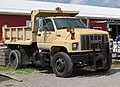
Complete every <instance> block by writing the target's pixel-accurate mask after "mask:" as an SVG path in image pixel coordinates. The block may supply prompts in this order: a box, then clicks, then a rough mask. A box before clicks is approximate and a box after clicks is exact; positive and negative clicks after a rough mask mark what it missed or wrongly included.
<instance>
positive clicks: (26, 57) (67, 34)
mask: <svg viewBox="0 0 120 87" xmlns="http://www.w3.org/2000/svg"><path fill="white" fill-rule="evenodd" d="M78 13H79V12H78V11H62V10H61V9H60V8H59V9H58V8H57V9H56V10H33V11H32V12H31V23H30V26H23V27H7V25H5V26H3V41H4V44H5V45H7V46H8V48H9V49H10V54H9V64H10V66H11V67H14V68H19V67H20V66H21V65H26V64H31V63H33V64H39V65H41V66H47V65H50V66H52V69H53V72H54V73H55V74H56V76H58V77H67V76H70V75H71V73H72V70H73V66H74V67H75V68H76V67H79V68H83V67H84V68H87V69H91V70H98V69H100V70H103V71H108V70H109V69H110V68H111V53H110V46H109V35H108V33H107V32H105V31H100V30H93V29H87V28H86V26H85V25H84V24H83V22H81V20H80V19H78V18H75V16H76V15H77V14H78Z"/></svg>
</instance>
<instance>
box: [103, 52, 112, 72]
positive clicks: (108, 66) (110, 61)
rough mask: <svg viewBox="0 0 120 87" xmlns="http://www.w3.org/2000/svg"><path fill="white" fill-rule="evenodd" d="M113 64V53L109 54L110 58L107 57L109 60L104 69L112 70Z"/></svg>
mask: <svg viewBox="0 0 120 87" xmlns="http://www.w3.org/2000/svg"><path fill="white" fill-rule="evenodd" d="M111 65H112V55H111V54H109V55H108V58H107V62H106V66H105V69H104V71H108V70H110V68H111Z"/></svg>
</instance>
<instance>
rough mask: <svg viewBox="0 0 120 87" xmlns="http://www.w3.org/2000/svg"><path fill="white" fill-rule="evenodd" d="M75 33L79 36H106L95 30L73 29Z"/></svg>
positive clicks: (104, 32) (102, 32)
mask: <svg viewBox="0 0 120 87" xmlns="http://www.w3.org/2000/svg"><path fill="white" fill-rule="evenodd" d="M75 33H79V34H81V35H83V34H108V32H106V31H102V30H95V29H81V28H80V29H78V28H76V29H75Z"/></svg>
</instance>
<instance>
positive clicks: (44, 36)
mask: <svg viewBox="0 0 120 87" xmlns="http://www.w3.org/2000/svg"><path fill="white" fill-rule="evenodd" d="M55 39H56V32H55V29H54V26H53V22H52V20H51V19H44V20H43V29H42V30H40V31H39V32H38V38H37V41H38V47H39V48H44V49H50V46H51V43H52V41H53V40H55Z"/></svg>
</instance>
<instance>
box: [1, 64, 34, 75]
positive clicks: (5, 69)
mask: <svg viewBox="0 0 120 87" xmlns="http://www.w3.org/2000/svg"><path fill="white" fill-rule="evenodd" d="M34 71H36V69H35V68H30V67H29V68H21V69H14V68H12V67H9V66H6V67H5V66H0V72H5V73H20V74H23V73H26V74H27V73H32V72H34Z"/></svg>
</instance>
